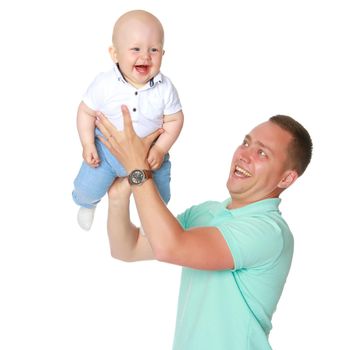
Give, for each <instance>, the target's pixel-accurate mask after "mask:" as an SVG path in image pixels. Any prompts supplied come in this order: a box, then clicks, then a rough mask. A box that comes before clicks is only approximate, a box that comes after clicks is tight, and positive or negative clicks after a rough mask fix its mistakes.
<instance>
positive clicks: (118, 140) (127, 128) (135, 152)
mask: <svg viewBox="0 0 350 350" xmlns="http://www.w3.org/2000/svg"><path fill="white" fill-rule="evenodd" d="M122 113H123V120H124V130H123V131H118V130H117V129H116V128H115V127H114V125H113V124H112V123H111V122H110V121H109V120H108V119H107V118H106V117H105V116H104V115H103V114H102V113H101V112H97V120H96V126H97V127H98V129H99V130H100V131H101V133H102V134H103V136H104V138H102V137H99V139H100V141H101V142H102V143H103V144H104V145H105V146H106V147H107V148H108V149H109V150H110V152H111V153H112V154H113V155H114V156H115V157H116V158H117V159H118V160H119V161H120V163H122V165H123V166H124V168H125V169H126V170H127V172H128V173H130V172H131V171H132V170H134V169H149V168H150V165H149V164H148V161H147V157H148V152H149V149H150V147H151V144H152V142H153V141H154V140H155V139H156V138H157V137H158V136H159V135H160V134H161V133H162V132H163V130H162V129H158V130H156V131H155V132H153V133H152V134H150V135H148V136H146V137H145V138H143V139H141V138H140V137H138V136H137V134H136V133H135V130H134V128H133V126H132V121H131V117H130V113H129V110H128V108H127V107H126V106H124V105H123V106H122Z"/></svg>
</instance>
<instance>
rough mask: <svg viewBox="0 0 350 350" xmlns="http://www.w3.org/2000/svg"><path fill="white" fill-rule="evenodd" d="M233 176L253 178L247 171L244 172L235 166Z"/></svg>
mask: <svg viewBox="0 0 350 350" xmlns="http://www.w3.org/2000/svg"><path fill="white" fill-rule="evenodd" d="M234 174H235V175H237V176H240V177H251V176H253V175H252V174H251V173H250V172H249V171H248V170H245V169H243V168H241V167H240V166H238V165H236V167H235V170H234Z"/></svg>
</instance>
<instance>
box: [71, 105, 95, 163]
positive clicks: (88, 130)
mask: <svg viewBox="0 0 350 350" xmlns="http://www.w3.org/2000/svg"><path fill="white" fill-rule="evenodd" d="M95 114H96V112H95V111H94V110H92V109H91V108H89V107H88V106H87V105H86V104H85V103H84V102H81V103H80V105H79V108H78V114H77V127H78V133H79V138H80V142H81V145H82V146H83V158H84V160H85V162H86V163H87V164H89V165H90V166H91V167H93V168H96V167H98V165H99V163H100V158H99V156H98V153H97V149H96V146H95V120H96V118H95Z"/></svg>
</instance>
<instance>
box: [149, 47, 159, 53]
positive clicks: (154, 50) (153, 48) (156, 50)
mask: <svg viewBox="0 0 350 350" xmlns="http://www.w3.org/2000/svg"><path fill="white" fill-rule="evenodd" d="M158 51H159V49H157V48H156V47H152V48H151V52H152V53H153V52H158Z"/></svg>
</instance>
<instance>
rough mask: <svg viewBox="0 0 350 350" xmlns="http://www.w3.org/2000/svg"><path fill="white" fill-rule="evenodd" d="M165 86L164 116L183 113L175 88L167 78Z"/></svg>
mask: <svg viewBox="0 0 350 350" xmlns="http://www.w3.org/2000/svg"><path fill="white" fill-rule="evenodd" d="M164 84H165V85H166V89H165V92H164V104H165V106H164V115H170V114H174V113H177V112H179V111H181V109H182V106H181V102H180V98H179V95H178V93H177V90H176V88H175V86H174V85H173V84H172V82H171V81H170V80H169V79H168V78H166V80H165V81H164Z"/></svg>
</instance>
